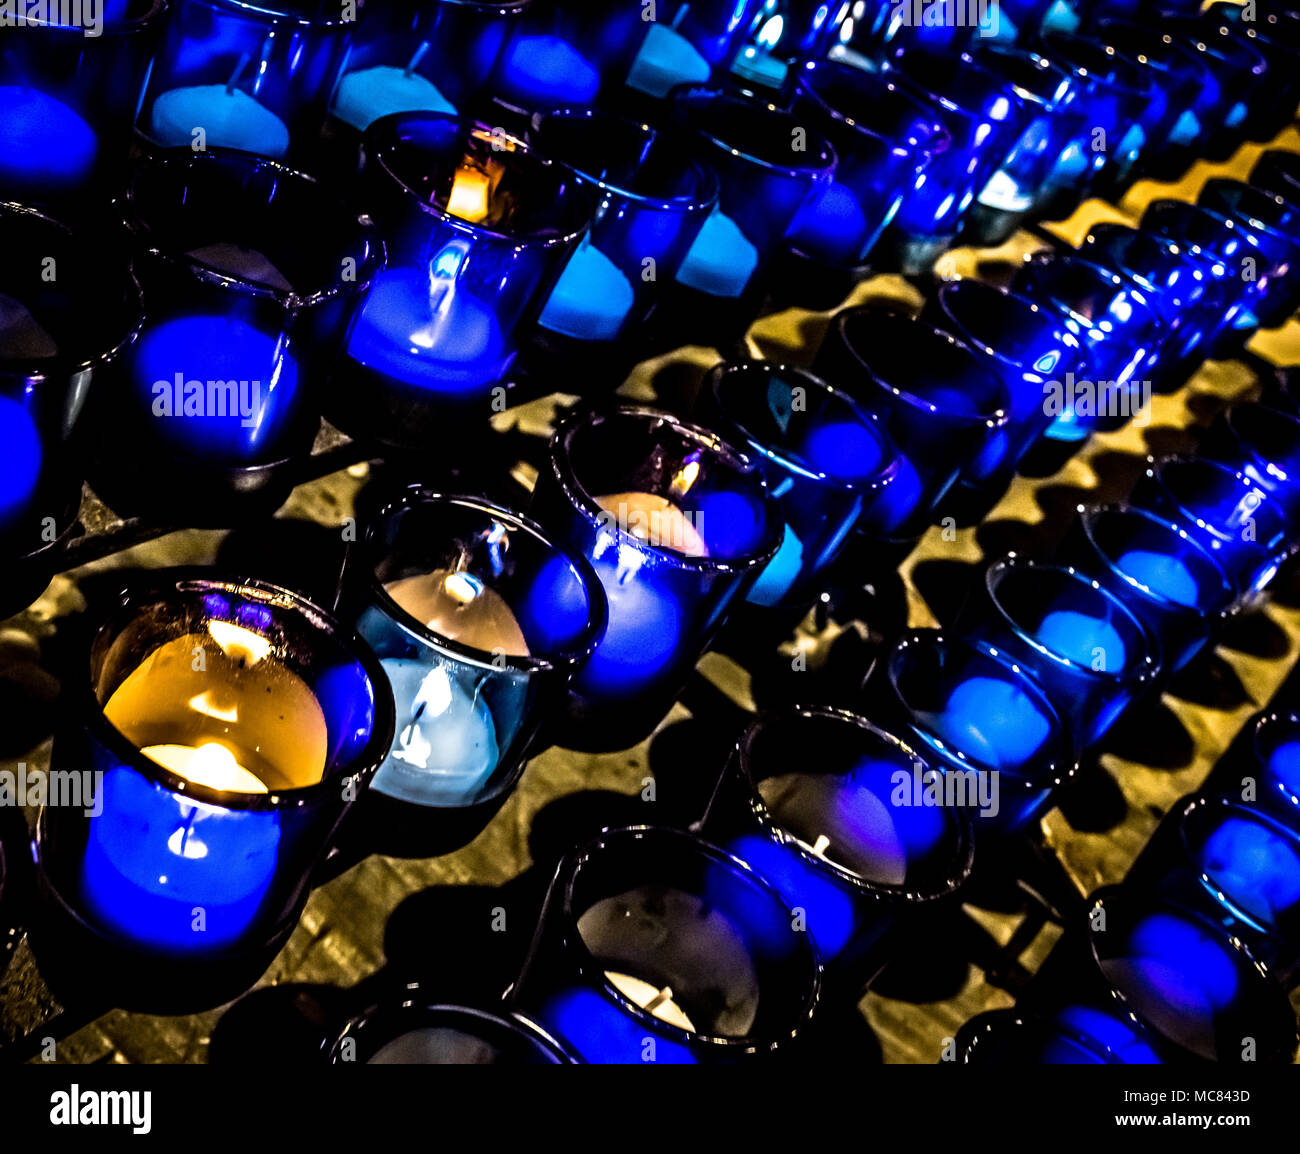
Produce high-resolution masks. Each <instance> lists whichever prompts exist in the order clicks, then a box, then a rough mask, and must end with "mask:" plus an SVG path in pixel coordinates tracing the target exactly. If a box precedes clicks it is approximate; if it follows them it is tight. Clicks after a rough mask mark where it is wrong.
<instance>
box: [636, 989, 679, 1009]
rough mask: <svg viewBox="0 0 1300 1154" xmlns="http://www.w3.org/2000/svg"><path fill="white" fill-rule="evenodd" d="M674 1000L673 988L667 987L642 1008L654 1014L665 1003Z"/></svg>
mask: <svg viewBox="0 0 1300 1154" xmlns="http://www.w3.org/2000/svg"><path fill="white" fill-rule="evenodd" d="M672 998H673V988H672V986H665V987H664V988H663V989H662V990H660V991H659V992H658V993H657V994H656V995H655V996H654V997H653V998H651V999H650V1000H649V1001H648V1002H647V1003H646V1004H645V1006H643V1007H642V1008H643V1009H644V1010H646V1011H647V1012H648V1013H651V1014H653V1013H654V1012H655V1011H656V1010H657V1009H659V1007H660V1006H662V1005H663V1004H664V1003H665V1002H671V1001H672Z"/></svg>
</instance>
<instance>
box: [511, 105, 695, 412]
mask: <svg viewBox="0 0 1300 1154" xmlns="http://www.w3.org/2000/svg"><path fill="white" fill-rule="evenodd" d="M528 139H529V142H530V143H531V144H532V145H533V147H535V148H536V149H537V151H538V152H539V153H541V154H542V155H543V156H545V157H547V158H548V159H550V160H553V161H558V162H559V163H561V164H564V165H567V166H568V167H569V168H571V169H572V170H573V171H574V172H576V173H577V174H578V177H579V179H580V180H581V181H582V182H583V183H584V184H586V185H587V186H588V187H589V188H590V189H591V191H592V194H593V196H594V197H595V199H596V211H595V217H594V219H593V221H592V226H591V231H590V233H589V234H588V235H587V237H586V238H585V239H584V240H583V242H582V244H581V245H580V246H579V247H578V248H577V250H576V251H575V252H574V253H573V256H572V257H571V258H570V260H569V263H568V264H567V265H566V266H565V269H564V272H563V273H562V274H561V276H560V279H559V282H558V283H557V284H556V286H555V288H554V289H553V290H552V292H551V295H550V297H549V298H548V299H547V301H546V304H545V306H544V307H543V308H542V312H541V316H540V317H539V318H538V321H537V328H536V330H535V336H534V344H535V345H541V346H542V347H543V348H544V349H545V350H546V351H549V352H551V353H552V354H554V355H555V356H556V357H558V358H559V359H560V361H559V364H556V365H554V366H553V367H554V368H555V369H556V370H562V369H563V368H565V367H567V368H570V369H572V368H574V367H576V366H574V365H572V364H565V362H567V361H569V360H570V359H571V358H574V357H580V358H581V359H582V365H583V373H584V375H586V374H588V373H592V372H595V371H597V370H598V368H599V367H603V366H606V365H608V367H609V371H608V372H607V373H603V374H602V375H604V376H606V377H607V379H608V380H609V382H610V383H611V384H612V385H617V384H618V383H620V382H621V381H622V380H623V379H624V377H626V375H627V371H628V370H629V369H630V368H631V367H632V365H633V364H634V363H635V361H636V360H637V359H639V358H638V354H637V350H638V348H639V347H640V339H641V338H640V331H641V329H642V326H644V325H645V323H646V321H647V320H649V318H650V315H651V313H652V312H653V311H654V309H655V306H656V304H657V303H658V300H659V286H660V285H661V284H670V283H672V281H673V279H674V278H675V277H676V276H677V272H678V270H679V269H680V268H681V265H682V262H683V260H685V259H686V255H687V253H688V252H689V251H690V249H691V246H692V245H693V244H694V243H695V240H696V237H698V236H699V234H700V230H701V228H703V226H704V223H705V221H706V220H708V218H709V215H710V214H711V213H712V211H713V210H714V208H715V207H716V206H717V203H718V178H717V176H716V175H715V174H714V172H713V170H712V169H710V168H708V167H706V166H705V165H703V164H701V163H700V162H699V161H697V160H695V159H694V158H693V157H692V156H691V153H690V149H689V146H688V143H687V142H686V141H685V140H684V139H682V138H681V137H675V136H674V135H673V134H671V133H666V132H662V131H660V130H659V129H657V128H652V127H651V126H650V125H648V124H643V123H637V122H635V121H631V120H624V119H621V118H619V117H615V116H611V115H609V114H607V113H603V112H594V111H591V110H585V109H584V110H577V111H573V110H570V111H559V112H552V113H548V114H545V115H539V116H538V117H536V118H534V121H533V126H532V128H531V130H530V131H529V135H528ZM557 383H560V384H562V385H564V387H566V388H567V387H568V386H567V383H566V382H557Z"/></svg>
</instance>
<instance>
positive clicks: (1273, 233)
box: [1197, 176, 1300, 250]
mask: <svg viewBox="0 0 1300 1154" xmlns="http://www.w3.org/2000/svg"><path fill="white" fill-rule="evenodd" d="M1229 189H1232V190H1239V191H1240V192H1241V193H1242V194H1243V195H1242V197H1241V198H1240V199H1242V200H1244V199H1246V198H1247V196H1257V197H1262V198H1263V199H1266V200H1271V201H1273V202H1274V203H1275V204H1277V205H1279V206H1281V205H1286V206H1288V207H1291V208H1295V209H1296V210H1297V212H1298V213H1300V205H1297V204H1295V202H1293V201H1289V200H1287V198H1286V197H1284V196H1283V195H1282V194H1281V193H1278V192H1270V191H1269V190H1268V189H1265V188H1260V187H1258V186H1257V185H1254V184H1251V183H1249V181H1245V180H1237V179H1236V178H1235V177H1227V176H1215V177H1211V178H1210V179H1209V180H1207V181H1206V182H1205V184H1204V185H1203V186H1202V187H1201V191H1200V192H1199V193H1198V194H1197V200H1198V202H1199V200H1200V198H1201V197H1203V196H1204V195H1205V194H1206V193H1207V192H1211V191H1212V192H1216V193H1217V192H1223V193H1227V192H1228V190H1229ZM1212 211H1216V212H1217V211H1218V210H1217V209H1216V210H1212ZM1232 211H1233V215H1232V216H1228V214H1227V213H1223V214H1221V215H1223V216H1224V217H1226V218H1227V219H1228V220H1231V221H1235V222H1239V223H1241V224H1242V225H1244V226H1245V227H1247V228H1249V229H1250V230H1251V231H1252V232H1262V233H1264V234H1265V235H1266V236H1269V237H1273V238H1275V239H1277V240H1280V241H1282V243H1283V244H1285V245H1288V246H1289V247H1290V248H1292V249H1293V250H1300V239H1297V238H1296V237H1294V236H1291V235H1289V234H1287V233H1285V232H1283V231H1282V230H1281V229H1280V228H1278V226H1277V225H1275V224H1269V222H1268V221H1266V220H1264V219H1263V218H1262V217H1258V216H1255V215H1253V214H1252V213H1251V212H1250V211H1249V210H1248V209H1246V208H1242V207H1237V208H1235V209H1233V210H1232ZM1238 214H1240V215H1238Z"/></svg>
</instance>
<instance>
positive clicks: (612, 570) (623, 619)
mask: <svg viewBox="0 0 1300 1154" xmlns="http://www.w3.org/2000/svg"><path fill="white" fill-rule="evenodd" d="M533 514H534V516H535V517H536V518H537V520H538V521H539V522H540V523H541V524H542V525H544V526H546V528H547V530H548V531H549V533H550V534H551V535H552V536H553V537H554V539H555V540H557V541H560V542H562V543H563V544H565V545H566V546H568V548H569V549H571V550H572V551H573V552H575V553H577V554H579V555H581V556H583V557H585V558H586V559H587V560H588V561H589V562H590V563H591V565H592V567H593V568H594V569H595V571H596V576H597V577H598V578H599V580H600V583H601V585H602V586H603V588H604V590H605V596H606V599H607V600H608V602H609V625H608V628H607V629H606V631H605V635H604V636H603V637H602V638H601V640H600V642H599V643H598V644H597V645H596V649H595V652H594V653H593V654H592V655H591V657H590V658H589V659H588V660H587V661H586V662H585V663H584V664H583V665H582V667H581V669H580V670H579V672H578V674H577V676H576V677H575V678H574V680H573V683H572V686H571V689H570V694H569V702H568V707H567V709H566V710H565V711H564V714H563V716H562V717H561V716H557V717H556V718H555V722H554V728H553V729H549V730H548V735H549V736H550V737H552V739H553V740H554V741H555V742H556V743H557V744H560V745H564V746H566V747H567V748H571V749H585V750H596V751H605V752H608V751H611V750H618V749H628V748H630V747H631V746H634V745H636V744H637V743H638V742H640V741H643V740H644V739H645V738H646V737H648V736H649V735H650V733H651V732H652V731H653V730H654V728H655V727H656V726H657V725H658V724H659V723H660V722H661V721H662V720H663V718H664V715H665V714H666V713H667V712H668V710H669V709H670V708H671V706H672V703H673V701H674V700H675V699H676V698H677V696H678V695H679V694H680V693H681V691H682V689H683V688H684V687H685V685H686V683H687V681H688V679H689V678H690V675H691V672H692V670H694V668H695V664H696V662H697V661H698V660H699V658H700V656H701V654H702V653H703V652H704V651H705V649H707V648H708V646H709V643H710V642H711V641H712V639H713V637H714V636H715V635H716V633H717V631H718V630H719V629H720V628H721V626H722V624H723V622H724V620H725V618H726V616H727V614H728V612H729V611H730V610H731V609H732V607H733V606H735V605H739V604H740V603H742V602H743V601H744V598H745V597H746V595H747V594H748V593H749V591H750V590H751V589H752V588H753V585H754V582H755V581H756V580H758V577H759V575H760V574H761V573H762V572H763V570H764V569H765V568H766V566H767V565H768V563H769V562H770V561H771V560H772V558H773V557H774V556H775V555H776V552H777V550H778V548H779V547H780V545H781V541H782V520H781V513H780V510H779V509H778V508H777V506H776V505H775V503H774V502H772V501H771V499H770V497H769V495H768V491H767V488H766V486H765V485H764V483H763V477H762V473H761V472H760V470H759V469H758V467H757V465H756V464H755V463H754V462H753V461H751V460H750V459H749V458H747V457H745V456H744V455H743V454H741V453H740V452H739V451H738V450H737V449H734V448H732V447H731V446H730V445H728V444H727V443H726V442H725V441H723V440H721V439H720V438H719V437H718V436H717V435H716V434H714V433H712V432H709V431H708V430H706V429H702V428H700V427H698V426H696V425H690V424H686V423H684V422H682V421H679V420H677V419H676V418H674V417H672V416H670V415H668V414H667V413H663V412H659V411H657V410H655V409H646V408H640V407H634V406H622V407H618V408H614V409H610V410H606V411H599V412H586V413H581V412H579V413H575V414H574V415H573V416H571V417H569V418H568V419H567V420H565V421H564V422H563V423H562V424H561V425H560V427H559V428H558V429H557V430H556V433H555V436H554V437H553V438H552V440H551V448H550V454H549V460H548V462H547V464H546V466H545V467H544V468H543V469H542V473H541V476H540V477H539V479H538V482H537V488H536V489H535V491H534V494H533Z"/></svg>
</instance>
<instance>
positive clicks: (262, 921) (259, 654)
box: [35, 571, 393, 1012]
mask: <svg viewBox="0 0 1300 1154" xmlns="http://www.w3.org/2000/svg"><path fill="white" fill-rule="evenodd" d="M82 676H83V677H84V678H85V680H84V681H83V682H82V683H81V684H80V685H77V686H75V687H74V689H73V693H74V696H73V699H72V702H71V704H70V708H69V711H68V713H67V715H66V716H65V718H64V719H63V723H62V725H61V728H60V732H59V733H58V735H57V737H56V742H55V749H54V752H53V754H52V765H54V766H55V767H57V768H59V769H66V770H69V771H72V772H73V774H74V776H76V777H77V778H78V779H80V778H82V777H84V778H86V779H87V780H88V782H93V790H94V792H93V801H92V799H91V798H90V797H87V798H85V799H83V800H86V805H85V806H84V807H82V806H71V805H46V806H45V807H43V809H42V810H41V814H40V818H39V821H38V823H37V834H36V842H35V848H36V861H37V866H38V870H39V873H40V881H41V885H42V892H43V894H44V896H45V898H46V899H47V904H48V906H49V908H50V910H51V919H52V923H53V924H54V925H56V926H57V927H59V928H58V930H57V931H51V934H52V940H51V944H50V952H49V964H50V965H51V966H52V967H54V968H55V970H56V972H63V971H65V970H70V971H73V972H76V973H78V975H79V977H78V982H79V988H81V989H82V990H83V992H84V990H85V989H87V988H90V987H92V986H93V987H100V986H103V987H104V988H105V989H106V993H107V996H109V997H111V998H113V999H114V1001H113V1004H115V1005H125V1006H141V1007H143V1006H160V1007H161V1006H166V1007H167V1008H168V1010H169V1011H172V1012H174V1011H175V1010H176V1009H177V1008H178V1007H180V1006H189V1007H191V1008H207V1007H209V1006H212V1005H218V1004H220V1003H221V1002H223V1001H226V1000H228V999H229V998H230V997H231V996H232V994H233V993H234V992H238V990H240V989H243V988H246V985H247V984H250V983H251V982H252V980H253V979H255V978H256V977H257V976H258V975H259V974H260V973H261V972H262V970H263V969H264V968H265V966H266V964H267V963H268V962H269V961H270V958H271V956H272V955H273V954H274V952H275V951H276V950H278V949H279V947H280V946H281V945H282V944H283V943H284V941H285V940H286V939H287V937H288V935H289V933H290V931H291V930H292V929H293V927H294V925H295V923H296V922H297V920H298V915H299V913H300V912H301V910H302V907H303V905H304V903H305V902H306V900H307V895H308V891H309V880H310V875H311V872H312V869H313V868H314V866H315V864H316V862H317V861H318V860H319V858H320V857H321V855H322V853H323V851H324V849H325V846H326V843H327V841H328V839H329V838H330V836H331V834H332V833H333V831H334V829H335V828H336V827H337V825H338V824H339V822H340V821H341V820H342V818H343V816H344V815H345V814H346V813H347V811H348V809H349V808H350V807H351V805H352V803H353V802H354V801H355V800H356V798H357V797H358V796H359V795H360V794H361V792H362V791H363V790H364V789H365V788H366V786H367V784H368V783H369V781H370V778H371V777H372V776H373V775H374V773H375V771H376V769H378V767H379V765H380V763H381V762H382V761H383V759H384V757H385V756H386V754H387V751H388V748H389V745H390V743H391V741H392V735H393V706H392V697H391V694H390V692H389V689H388V684H387V681H386V680H385V677H384V672H383V670H382V668H381V667H380V665H379V663H378V661H377V660H376V659H375V657H374V655H373V654H372V653H371V652H370V651H369V650H368V649H367V648H366V647H365V645H364V644H363V643H362V642H361V641H360V640H359V639H358V638H356V637H355V636H354V635H352V634H350V633H349V632H348V631H346V630H345V629H343V628H342V627H340V626H339V625H338V624H337V623H335V622H334V621H333V620H332V619H331V618H330V617H328V616H327V615H326V614H325V613H323V612H322V611H321V610H319V609H318V608H316V607H315V606H314V605H312V604H311V603H310V602H308V601H306V600H304V599H303V598H301V597H299V596H298V595H297V594H294V593H291V592H290V591H288V590H287V589H282V588H279V587H277V586H274V585H268V584H265V583H263V582H259V581H251V580H245V579H242V578H241V579H226V578H221V577H214V576H211V575H206V574H203V575H200V574H194V575H191V574H188V573H186V572H183V571H181V572H175V571H174V572H172V573H165V574H161V575H158V576H157V577H156V580H155V582H154V583H150V584H142V585H136V586H133V587H130V588H127V589H125V590H124V591H123V592H122V593H121V594H120V595H119V596H118V597H117V598H116V600H115V603H114V604H113V606H112V608H111V610H110V612H109V613H108V615H107V617H106V618H105V619H104V621H103V622H102V624H101V625H100V626H99V628H98V630H97V632H96V633H95V635H94V638H93V640H92V642H91V647H90V653H89V658H88V663H87V667H86V669H85V672H84V673H83V675H82ZM69 941H80V942H81V943H82V945H81V946H80V947H78V948H76V949H73V948H72V947H71V946H69V944H68V943H69ZM87 949H89V950H90V951H91V953H87V952H86V951H87ZM90 959H93V960H90ZM44 968H45V960H44V958H43V964H42V969H44ZM232 987H233V988H232Z"/></svg>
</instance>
